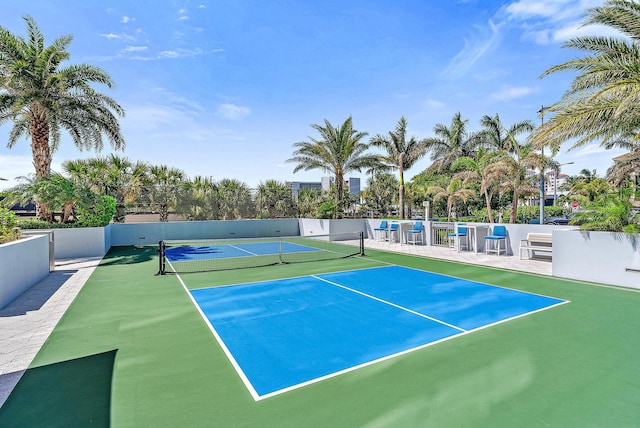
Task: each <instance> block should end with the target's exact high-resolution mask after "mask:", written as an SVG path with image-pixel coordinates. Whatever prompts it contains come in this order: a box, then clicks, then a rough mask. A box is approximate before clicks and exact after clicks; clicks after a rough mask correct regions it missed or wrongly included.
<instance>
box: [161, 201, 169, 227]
mask: <svg viewBox="0 0 640 428" xmlns="http://www.w3.org/2000/svg"><path fill="white" fill-rule="evenodd" d="M160 221H161V222H164V223H166V222H168V221H169V207H168V206H167V204H160Z"/></svg>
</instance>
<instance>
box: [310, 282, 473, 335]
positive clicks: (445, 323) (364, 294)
mask: <svg viewBox="0 0 640 428" xmlns="http://www.w3.org/2000/svg"><path fill="white" fill-rule="evenodd" d="M311 277H312V278H315V279H319V280H320V281H324V282H326V283H327V284H331V285H335V286H336V287H340V288H344V289H345V290H348V291H351V292H353V293H357V294H360V295H362V296H365V297H368V298H370V299H373V300H377V301H378V302H381V303H386V304H387V305H389V306H393V307H394V308H398V309H402V310H403V311H407V312H409V313H412V314H414V315H418V316H419V317H422V318H426V319H428V320H431V321H435V322H437V323H438V324H442V325H446V326H447V327H451V328H454V329H456V330H458V331H461V332H463V333H466V332H467V331H468V330H465V329H464V328H460V327H458V326H455V325H453V324H449V323H447V322H444V321H442V320H439V319H437V318H433V317H430V316H428V315H425V314H421V313H420V312H416V311H414V310H411V309H409V308H405V307H404V306H400V305H396V304H395V303H391V302H389V301H388V300H384V299H380V298H379V297H376V296H372V295H371V294H367V293H363V292H362V291H358V290H355V289H353V288H350V287H347V286H345V285H342V284H338V283H337V282H333V281H329V280H328V279H324V278H320V277H318V276H316V275H311Z"/></svg>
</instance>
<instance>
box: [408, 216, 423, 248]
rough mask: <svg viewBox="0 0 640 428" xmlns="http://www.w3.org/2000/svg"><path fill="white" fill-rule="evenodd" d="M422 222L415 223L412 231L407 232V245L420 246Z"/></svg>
mask: <svg viewBox="0 0 640 428" xmlns="http://www.w3.org/2000/svg"><path fill="white" fill-rule="evenodd" d="M422 230H423V227H422V222H421V221H416V222H415V223H414V225H413V229H410V230H407V232H406V233H407V244H414V245H415V244H417V243H418V242H420V243H421V244H422Z"/></svg>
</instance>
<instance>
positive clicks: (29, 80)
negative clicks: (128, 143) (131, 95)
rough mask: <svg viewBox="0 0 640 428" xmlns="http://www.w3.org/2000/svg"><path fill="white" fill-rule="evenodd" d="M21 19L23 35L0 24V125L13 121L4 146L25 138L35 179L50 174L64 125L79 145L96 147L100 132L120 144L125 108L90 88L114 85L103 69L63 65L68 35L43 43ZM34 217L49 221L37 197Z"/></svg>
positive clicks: (100, 143)
mask: <svg viewBox="0 0 640 428" xmlns="http://www.w3.org/2000/svg"><path fill="white" fill-rule="evenodd" d="M24 20H25V22H26V24H27V38H24V37H21V36H16V35H14V34H12V33H11V32H10V31H9V30H7V29H6V28H4V27H2V26H0V124H3V123H6V122H12V123H13V127H12V129H11V131H10V133H9V137H8V141H7V147H9V148H12V147H13V146H14V145H15V144H16V143H17V142H18V141H19V140H20V138H22V137H30V139H31V150H32V154H33V165H34V167H35V173H36V178H38V179H43V178H45V177H47V176H48V175H49V174H50V173H51V162H52V159H53V153H54V152H55V151H56V150H57V149H58V147H59V145H60V140H61V131H62V130H63V129H64V130H66V131H68V133H69V135H70V136H71V139H72V140H73V142H74V144H75V145H76V146H77V147H78V148H79V149H81V150H83V149H96V150H101V149H102V147H103V145H104V141H103V135H104V136H106V137H107V139H108V140H109V142H110V143H111V145H112V146H113V148H115V149H123V148H124V146H125V140H124V137H123V136H122V134H121V132H120V125H119V122H118V116H123V115H124V110H123V109H122V107H121V106H120V105H119V104H118V103H117V102H116V101H115V100H114V99H113V98H111V97H108V96H106V95H104V94H102V93H100V92H97V91H96V90H95V89H94V85H95V84H102V85H106V86H107V87H109V88H111V87H113V85H114V83H113V81H112V80H111V78H110V77H109V75H108V74H107V72H105V71H104V70H102V69H100V68H98V67H95V66H92V65H89V64H75V65H70V66H66V67H64V66H63V63H64V62H65V61H67V60H68V59H69V57H70V55H69V52H68V50H67V48H68V46H69V44H70V43H71V41H72V40H73V37H72V36H63V37H59V38H57V39H55V40H54V41H53V43H52V44H51V45H49V46H45V42H44V36H43V35H42V32H41V31H40V29H39V28H38V25H37V24H36V22H35V21H34V19H33V18H31V17H29V16H25V17H24ZM37 216H38V218H39V219H43V220H51V213H50V212H49V210H48V208H47V206H46V204H45V203H44V202H42V201H40V202H38V203H37Z"/></svg>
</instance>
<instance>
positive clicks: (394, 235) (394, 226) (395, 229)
mask: <svg viewBox="0 0 640 428" xmlns="http://www.w3.org/2000/svg"><path fill="white" fill-rule="evenodd" d="M399 232H400V225H399V224H398V223H391V226H389V236H388V237H387V239H389V242H393V241H396V242H400V234H399Z"/></svg>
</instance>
